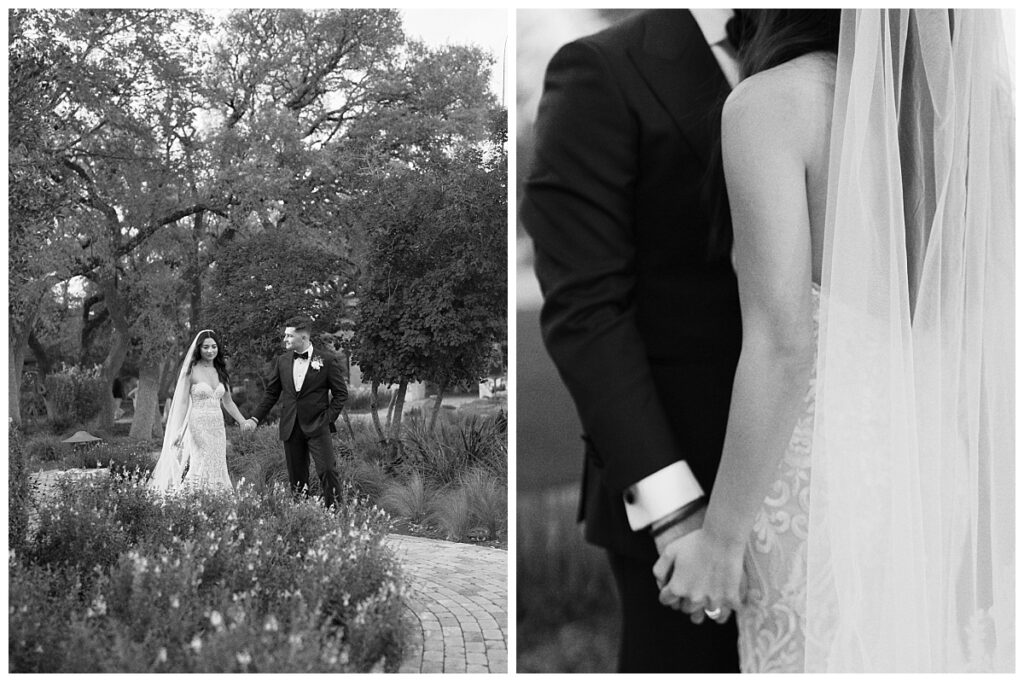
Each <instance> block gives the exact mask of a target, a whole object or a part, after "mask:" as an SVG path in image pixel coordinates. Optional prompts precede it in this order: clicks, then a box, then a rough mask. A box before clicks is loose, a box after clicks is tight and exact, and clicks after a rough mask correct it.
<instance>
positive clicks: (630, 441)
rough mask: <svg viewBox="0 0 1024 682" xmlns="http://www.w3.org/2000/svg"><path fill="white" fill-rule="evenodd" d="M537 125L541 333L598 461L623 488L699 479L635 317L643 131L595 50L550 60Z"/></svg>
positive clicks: (534, 181)
mask: <svg viewBox="0 0 1024 682" xmlns="http://www.w3.org/2000/svg"><path fill="white" fill-rule="evenodd" d="M535 132H536V140H535V142H536V155H535V159H534V164H533V166H532V168H531V171H530V174H529V176H528V178H527V181H526V183H525V188H524V196H523V202H522V204H521V207H520V216H521V219H522V222H523V225H524V227H525V228H526V230H527V232H528V233H529V234H530V236H531V237H532V239H533V243H534V248H535V268H536V273H537V278H538V280H539V281H540V285H541V289H542V291H543V293H544V305H543V307H542V310H541V329H542V333H543V336H544V342H545V345H546V347H547V349H548V352H549V353H550V355H551V357H552V359H553V361H554V363H555V365H556V366H557V368H558V370H559V373H560V375H561V377H562V380H563V381H564V383H565V385H566V387H567V388H568V390H569V392H570V394H571V395H572V397H573V400H574V402H575V404H576V408H577V411H578V412H579V416H580V421H581V422H582V424H583V428H584V430H585V431H586V433H587V437H588V438H589V439H590V441H591V444H592V445H593V450H594V451H595V455H596V457H597V459H598V461H597V464H598V466H600V467H602V469H603V470H604V475H605V481H606V482H607V484H608V485H609V486H610V487H612V488H613V489H615V490H618V491H621V492H624V493H626V492H628V490H627V489H629V488H630V487H631V486H633V484H635V483H637V482H639V481H642V480H645V479H648V478H649V477H650V476H652V475H653V474H655V473H656V472H659V471H661V470H663V469H666V468H667V467H671V466H672V465H673V464H675V463H676V462H681V463H682V465H683V467H682V468H684V469H685V471H686V474H687V475H688V476H689V477H690V478H692V473H690V472H689V467H688V466H685V462H684V461H682V460H685V452H683V450H682V449H681V448H680V443H679V442H678V441H677V438H676V436H675V435H674V433H673V431H672V429H671V427H670V425H669V423H668V419H667V417H666V415H665V412H664V410H663V408H662V405H661V403H660V400H659V397H658V394H657V392H656V389H655V385H654V381H653V378H652V374H651V368H650V364H649V362H648V358H647V353H646V349H645V344H644V342H643V339H642V338H641V336H640V333H639V330H638V329H637V325H636V320H635V318H636V307H635V296H636V283H637V282H636V245H635V239H636V232H635V225H634V222H633V215H634V201H635V197H634V191H635V182H636V179H637V177H638V175H639V174H640V171H641V168H639V158H638V155H639V135H640V130H639V127H638V124H637V118H636V112H635V111H632V110H631V108H630V107H629V106H628V104H627V102H626V99H625V97H624V95H623V93H622V91H621V89H620V86H619V84H618V82H617V80H616V78H615V76H614V75H613V74H612V71H611V69H610V68H609V65H608V62H607V61H606V57H605V55H604V54H603V53H602V52H601V51H600V49H598V48H597V47H596V46H594V45H592V44H590V43H588V42H587V41H586V40H583V41H577V42H575V43H570V44H569V45H566V46H565V47H563V48H562V49H561V50H559V52H558V53H557V54H556V55H555V57H554V58H553V59H552V60H551V63H550V64H549V65H548V71H547V75H546V78H545V86H544V94H543V97H542V98H541V102H540V109H539V111H538V116H537V123H536V128H535ZM679 468H680V467H679V466H677V467H676V470H678V469H679ZM694 483H695V481H694ZM698 490H699V486H698ZM633 492H634V494H635V489H634V491H633ZM625 497H626V503H627V509H628V508H629V507H630V502H629V498H630V495H629V494H627V495H626V496H625ZM691 499H692V498H691ZM688 501H690V500H689V499H686V496H685V493H683V496H682V497H680V498H679V499H678V501H677V503H674V504H669V506H670V507H671V508H672V509H674V508H676V507H678V506H682V505H683V504H686V503H687V502H688ZM636 502H637V501H636V500H634V501H633V504H634V505H635V504H636ZM651 513H654V515H655V517H657V516H658V514H657V513H655V512H651ZM641 516H644V514H641ZM637 518H640V517H637ZM651 520H653V519H651ZM631 525H633V524H631Z"/></svg>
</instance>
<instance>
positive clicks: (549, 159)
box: [514, 8, 1016, 673]
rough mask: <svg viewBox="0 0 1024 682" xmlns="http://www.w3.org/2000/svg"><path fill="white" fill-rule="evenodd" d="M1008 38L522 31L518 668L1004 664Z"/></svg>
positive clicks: (1002, 24)
mask: <svg viewBox="0 0 1024 682" xmlns="http://www.w3.org/2000/svg"><path fill="white" fill-rule="evenodd" d="M1015 22H1016V16H1015V12H1014V11H1013V10H973V9H967V10H947V9H758V10H731V9H705V10H698V9H694V10H689V9H682V8H672V9H653V10H609V9H593V10H588V9H572V10H562V9H550V10H548V9H545V10H539V9H530V10H527V9H522V10H519V11H518V12H517V19H516V30H517V35H516V41H517V42H516V64H517V72H516V73H517V84H516V87H517V101H516V154H517V156H516V199H517V225H516V237H517V263H516V273H517V280H516V287H517V301H516V304H517V310H516V333H517V335H516V356H515V367H516V386H515V389H514V390H515V392H516V396H517V397H516V411H515V413H516V423H515V433H516V448H515V453H514V456H515V460H516V473H517V480H516V487H517V493H516V495H517V502H518V504H517V509H516V540H515V545H516V546H515V551H516V582H517V588H516V589H517V591H516V604H517V607H516V608H517V611H516V641H517V651H516V669H517V671H518V672H546V673H565V672H623V673H635V672H661V673H737V672H744V673H755V672H766V673H767V672H770V673H801V672H887V673H894V672H922V673H934V672H960V673H974V672H1013V670H1014V666H1015V660H1014V649H1015V634H1014V623H1015V617H1016V614H1015V610H1014V609H1015V594H1014V580H1015V577H1014V576H1015V562H1014V539H1015V498H1014V492H1015V489H1014V486H1015V476H1014V417H1015V410H1014V399H1015V387H1014V361H1015V357H1014V315H1015V308H1014V268H1015V264H1014V244H1015V236H1014V221H1015V205H1014V201H1015V192H1016V185H1015V138H1014V130H1015V101H1014V92H1015V71H1014V64H1015V59H1016V55H1015V42H1014V40H1015V33H1014V27H1015Z"/></svg>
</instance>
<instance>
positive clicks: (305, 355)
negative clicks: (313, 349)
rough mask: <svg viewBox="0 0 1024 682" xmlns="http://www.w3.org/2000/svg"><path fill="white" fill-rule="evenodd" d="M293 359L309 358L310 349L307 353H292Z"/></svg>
mask: <svg viewBox="0 0 1024 682" xmlns="http://www.w3.org/2000/svg"><path fill="white" fill-rule="evenodd" d="M292 360H309V351H308V350H307V351H306V352H305V353H294V352H293V353H292Z"/></svg>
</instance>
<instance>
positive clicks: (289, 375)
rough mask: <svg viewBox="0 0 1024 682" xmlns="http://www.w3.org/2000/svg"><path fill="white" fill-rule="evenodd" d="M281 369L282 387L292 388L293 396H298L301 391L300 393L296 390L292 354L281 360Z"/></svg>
mask: <svg viewBox="0 0 1024 682" xmlns="http://www.w3.org/2000/svg"><path fill="white" fill-rule="evenodd" d="M280 368H281V369H280V372H281V385H282V386H290V387H291V394H292V395H293V396H298V394H299V391H298V389H296V388H295V373H294V372H293V371H292V355H291V353H289V354H288V355H285V356H284V357H283V358H281V365H280Z"/></svg>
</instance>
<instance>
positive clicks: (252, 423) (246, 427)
mask: <svg viewBox="0 0 1024 682" xmlns="http://www.w3.org/2000/svg"><path fill="white" fill-rule="evenodd" d="M242 430H243V431H255V430H256V420H255V419H253V418H252V417H249V418H248V419H246V420H245V421H244V422H242Z"/></svg>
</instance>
